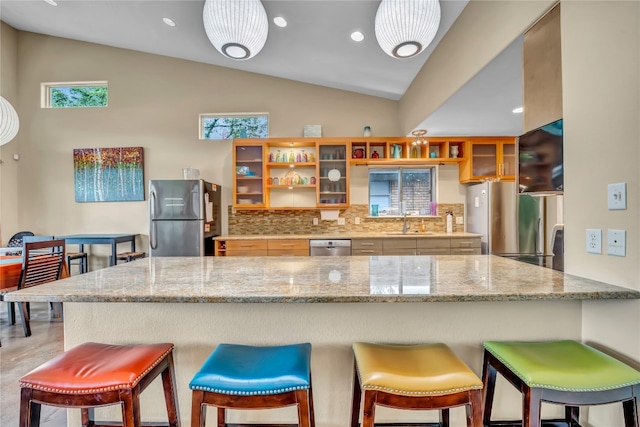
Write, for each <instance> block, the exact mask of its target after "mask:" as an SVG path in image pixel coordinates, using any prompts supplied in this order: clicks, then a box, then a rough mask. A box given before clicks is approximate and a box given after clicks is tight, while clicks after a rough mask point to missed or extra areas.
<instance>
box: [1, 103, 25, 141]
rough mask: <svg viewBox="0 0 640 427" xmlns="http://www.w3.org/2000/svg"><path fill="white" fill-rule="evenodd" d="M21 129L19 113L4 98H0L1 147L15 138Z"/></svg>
mask: <svg viewBox="0 0 640 427" xmlns="http://www.w3.org/2000/svg"><path fill="white" fill-rule="evenodd" d="M19 127H20V120H18V113H16V110H15V109H14V108H13V105H11V104H10V103H9V101H7V100H6V99H4V97H3V96H0V145H4V144H6V143H7V142H9V141H11V140H12V139H13V138H15V136H16V134H17V133H18V128H19Z"/></svg>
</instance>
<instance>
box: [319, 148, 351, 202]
mask: <svg viewBox="0 0 640 427" xmlns="http://www.w3.org/2000/svg"><path fill="white" fill-rule="evenodd" d="M317 149H318V161H317V163H318V164H317V175H318V180H317V187H316V205H317V207H321V208H346V207H349V163H348V153H349V150H350V144H349V143H347V142H344V141H343V140H338V139H335V140H332V139H329V138H325V139H324V140H323V141H322V142H318V146H317Z"/></svg>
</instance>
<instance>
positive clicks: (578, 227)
mask: <svg viewBox="0 0 640 427" xmlns="http://www.w3.org/2000/svg"><path fill="white" fill-rule="evenodd" d="M561 22H562V77H563V78H562V86H563V94H562V96H563V104H564V107H563V110H564V126H565V135H564V141H565V145H564V149H565V168H566V174H565V187H566V191H565V226H566V230H565V236H566V246H565V251H566V252H565V255H566V257H565V258H566V261H565V265H566V269H567V271H568V272H570V273H574V274H578V275H580V276H584V277H589V278H593V279H597V280H603V281H606V282H609V283H613V284H616V285H622V286H626V287H630V288H634V289H640V245H639V244H638V242H639V238H640V221H638V218H640V211H639V209H640V203H639V200H638V196H639V195H640V192H639V189H640V188H639V184H640V171H639V168H638V164H640V148H639V147H640V121H639V119H638V118H639V117H640V3H639V2H637V1H632V2H627V1H596V2H592V1H566V2H562V21H561ZM594 28H598V31H593V29H594ZM616 182H626V183H627V209H626V210H623V211H610V210H608V209H607V202H606V193H607V184H610V183H616ZM586 228H600V229H602V233H603V242H602V243H603V254H602V255H594V254H588V253H586V251H585V248H584V246H585V229H586ZM609 228H616V229H624V230H627V255H626V257H615V256H610V255H606V231H607V229H609ZM639 325H640V303H639V302H638V301H626V302H622V301H611V302H608V303H606V304H603V303H594V302H585V303H584V304H583V337H584V339H585V340H587V341H590V342H593V343H596V344H598V345H602V346H605V347H608V348H611V349H614V350H615V351H617V352H619V353H621V355H623V356H625V357H628V358H630V359H631V360H632V361H633V363H634V364H635V365H636V367H640V364H639V362H638V361H639V360H640V336H639V333H638V327H639ZM616 409H617V407H613V408H607V410H608V411H612V412H613V415H615V416H617V417H618V418H613V419H614V420H616V422H613V423H612V422H611V421H609V423H608V424H607V423H606V422H603V421H602V420H603V419H604V418H603V417H605V414H604V413H603V411H602V410H595V409H594V410H591V411H590V413H591V414H592V415H593V417H594V425H622V421H621V420H620V419H619V416H620V411H616ZM605 411H606V410H605Z"/></svg>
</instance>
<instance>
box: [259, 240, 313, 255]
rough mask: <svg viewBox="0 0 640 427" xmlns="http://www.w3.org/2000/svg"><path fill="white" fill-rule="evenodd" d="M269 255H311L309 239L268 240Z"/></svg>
mask: <svg viewBox="0 0 640 427" xmlns="http://www.w3.org/2000/svg"><path fill="white" fill-rule="evenodd" d="M267 253H268V256H309V239H277V240H268V241H267Z"/></svg>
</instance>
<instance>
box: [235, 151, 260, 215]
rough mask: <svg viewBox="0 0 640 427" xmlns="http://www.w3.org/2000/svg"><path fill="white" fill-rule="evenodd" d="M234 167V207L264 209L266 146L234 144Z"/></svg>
mask: <svg viewBox="0 0 640 427" xmlns="http://www.w3.org/2000/svg"><path fill="white" fill-rule="evenodd" d="M233 165H234V167H235V168H234V169H235V170H234V171H233V174H234V175H233V205H234V206H236V207H242V208H245V209H262V208H264V207H265V206H266V205H265V203H266V200H265V194H264V179H263V175H264V145H263V144H262V143H261V142H260V143H257V142H246V143H244V144H234V146H233Z"/></svg>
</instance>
